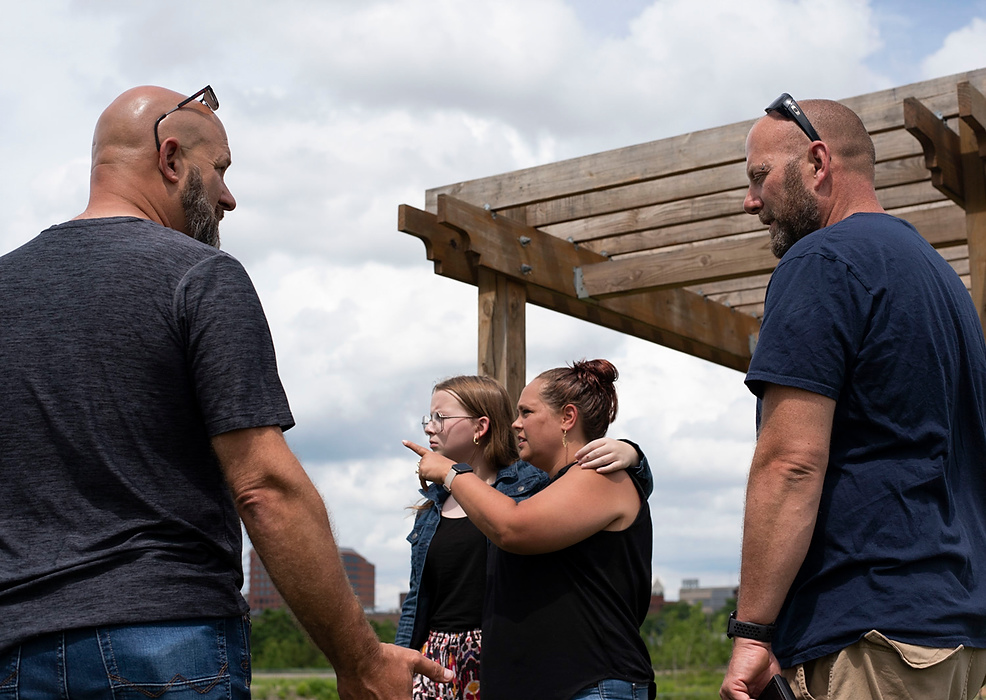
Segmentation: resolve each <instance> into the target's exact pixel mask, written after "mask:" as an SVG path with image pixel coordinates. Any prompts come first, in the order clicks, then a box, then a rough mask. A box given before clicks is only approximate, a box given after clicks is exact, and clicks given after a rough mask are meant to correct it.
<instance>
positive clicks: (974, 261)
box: [398, 68, 986, 398]
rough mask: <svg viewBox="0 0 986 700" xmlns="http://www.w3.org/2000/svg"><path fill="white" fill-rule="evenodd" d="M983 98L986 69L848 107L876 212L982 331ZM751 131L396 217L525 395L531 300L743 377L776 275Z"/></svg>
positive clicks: (529, 172)
mask: <svg viewBox="0 0 986 700" xmlns="http://www.w3.org/2000/svg"><path fill="white" fill-rule="evenodd" d="M984 93H986V68H984V69H980V70H976V71H972V72H969V73H960V74H957V75H951V76H947V77H944V78H938V79H936V80H930V81H927V82H921V83H914V84H911V85H906V86H903V87H899V88H895V89H891V90H884V91H881V92H875V93H870V94H867V95H861V96H858V97H853V98H850V99H846V100H842V102H843V104H845V105H847V106H848V107H850V108H851V109H853V110H854V111H855V112H856V113H857V114H858V115H859V116H860V117H861V118H862V120H863V123H864V124H865V125H866V128H867V130H868V131H869V132H870V134H871V135H872V137H873V141H874V143H875V145H876V154H877V165H876V186H877V191H878V194H879V197H880V202H881V204H882V205H883V207H884V208H885V209H887V211H888V212H890V213H891V214H894V215H895V216H899V217H901V218H903V219H906V220H908V221H910V222H911V223H912V224H914V226H915V227H916V228H917V229H918V230H919V231H920V232H921V234H922V235H923V236H924V237H925V238H926V239H927V240H928V241H930V242H931V244H932V245H933V246H935V248H937V249H938V250H939V252H941V254H942V255H943V256H944V257H945V259H947V260H948V261H949V262H950V263H951V265H952V266H953V267H954V268H955V269H956V271H957V272H958V273H959V275H960V276H961V277H962V279H963V280H964V281H965V283H966V286H967V287H968V288H969V289H970V292H971V294H972V297H973V300H974V301H975V303H976V307H977V308H978V310H979V316H980V321H983V319H984V314H986V288H984V282H986V279H984V278H986V184H984V175H983V173H984V159H986V97H984ZM796 97H799V96H796ZM800 97H802V98H803V99H807V98H808V97H810V95H805V96H800ZM754 121H755V119H751V120H749V121H745V122H739V123H736V124H730V125H727V126H723V127H719V128H715V129H708V130H705V131H697V132H694V133H690V134H684V135H681V136H675V137H673V138H668V139H662V140H659V141H652V142H650V143H644V144H640V145H637V146H628V147H626V148H620V149H617V150H613V151H606V152H603V153H598V154H595V155H589V156H584V157H581V158H575V159H571V160H565V161H561V162H558V163H551V164H548V165H543V166H538V167H534V168H526V169H524V170H517V171H514V172H510V173H505V174H503V175H497V176H493V177H486V178H481V179H478V180H470V181H467V182H460V183H457V184H454V185H446V186H444V187H437V188H434V189H430V190H428V191H427V192H426V196H425V199H426V204H425V210H424V211H422V210H419V209H415V208H413V207H410V206H408V205H406V204H405V205H401V206H400V208H399V222H398V228H399V229H400V230H401V231H403V232H405V233H409V234H411V235H413V236H417V237H418V238H420V239H421V240H422V241H424V243H425V248H426V249H427V255H428V259H429V260H432V261H434V264H435V272H436V273H437V274H439V275H443V276H445V277H451V278H452V279H457V280H459V281H461V282H466V283H468V284H472V285H475V286H476V287H478V289H479V369H478V371H479V373H480V374H484V375H488V376H492V377H495V378H496V379H498V380H499V381H500V382H502V383H503V384H504V386H506V387H507V390H508V392H509V393H510V395H511V396H512V397H514V398H516V397H517V396H519V394H520V391H521V389H522V388H523V386H524V383H525V378H526V377H525V370H526V347H525V306H526V304H527V303H532V304H537V305H539V306H543V307H545V308H549V309H552V310H554V311H558V312H560V313H563V314H568V315H570V316H574V317H576V318H580V319H583V320H585V321H589V322H591V323H595V324H599V325H600V326H605V327H607V328H611V329H614V330H617V331H620V332H623V333H626V334H629V335H632V336H636V337H638V338H643V339H644V340H649V341H652V342H655V343H658V344H660V345H664V346H666V347H669V348H673V349H675V350H679V351H681V352H685V353H688V354H690V355H694V356H695V357H699V358H702V359H705V360H709V361H711V362H715V363H717V364H720V365H724V366H726V367H731V368H733V369H737V370H740V371H745V370H746V368H747V367H748V365H749V362H750V357H751V355H752V352H753V348H754V346H755V345H756V340H757V336H758V333H759V328H760V317H761V315H762V313H763V302H764V294H765V291H766V286H767V282H768V280H769V278H770V273H771V271H772V270H773V269H774V267H775V265H776V264H777V260H776V259H775V258H774V257H773V255H771V253H770V249H769V243H768V235H767V231H766V229H765V228H764V227H763V226H762V225H761V224H760V221H759V220H758V219H757V217H755V216H750V215H748V214H746V213H744V212H743V199H744V196H745V194H746V188H747V179H746V172H745V141H746V135H747V133H748V132H749V130H750V127H751V126H752V125H753V123H754Z"/></svg>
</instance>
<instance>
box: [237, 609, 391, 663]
mask: <svg viewBox="0 0 986 700" xmlns="http://www.w3.org/2000/svg"><path fill="white" fill-rule="evenodd" d="M252 626H253V632H252V634H251V645H250V646H251V650H252V655H253V667H254V668H256V669H264V670H271V669H285V668H329V667H330V666H331V664H329V660H328V659H326V658H325V655H324V654H323V653H322V652H321V651H319V649H318V647H316V646H315V643H314V642H312V640H311V638H310V637H309V636H308V635H307V634H306V633H305V631H304V630H302V628H301V625H300V624H298V621H297V620H296V619H295V617H294V615H292V614H291V613H290V612H288V611H287V610H277V609H268V610H264V611H262V612H261V613H260V614H259V615H256V616H254V618H253V625H252ZM370 626H371V627H373V630H374V631H375V632H376V633H377V637H378V638H379V639H380V641H383V642H391V643H393V641H394V636H395V635H396V634H397V625H395V624H394V623H393V622H390V621H384V622H376V621H375V620H370Z"/></svg>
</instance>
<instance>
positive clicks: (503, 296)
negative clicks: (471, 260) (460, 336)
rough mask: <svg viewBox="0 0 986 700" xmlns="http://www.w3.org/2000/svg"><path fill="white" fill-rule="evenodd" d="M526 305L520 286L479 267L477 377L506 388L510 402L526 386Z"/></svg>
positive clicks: (518, 395)
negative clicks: (492, 379) (486, 377)
mask: <svg viewBox="0 0 986 700" xmlns="http://www.w3.org/2000/svg"><path fill="white" fill-rule="evenodd" d="M526 305H527V292H526V290H525V289H524V285H523V284H520V283H519V282H515V281H513V280H511V279H509V278H508V277H506V276H505V275H501V274H499V273H497V272H494V271H493V270H489V269H487V268H485V267H480V268H479V374H481V375H485V376H488V377H493V378H494V379H496V380H497V381H498V382H500V383H501V384H502V385H503V386H504V387H506V389H507V393H508V394H509V395H510V400H511V402H512V403H517V399H518V398H520V392H521V391H522V390H523V388H524V385H525V384H526V371H527V342H526V323H525V319H526Z"/></svg>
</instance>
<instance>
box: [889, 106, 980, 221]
mask: <svg viewBox="0 0 986 700" xmlns="http://www.w3.org/2000/svg"><path fill="white" fill-rule="evenodd" d="M904 128H905V129H907V131H908V133H910V134H911V135H912V136H914V138H916V139H917V140H918V142H919V143H920V144H921V147H922V148H923V149H924V160H925V165H926V166H927V168H928V170H929V171H930V172H931V182H932V184H933V185H934V186H935V187H936V188H938V190H940V191H941V192H942V194H944V195H945V196H946V197H948V198H949V199H951V200H952V201H953V202H955V203H956V204H958V205H959V206H960V207H965V186H964V183H963V182H962V149H961V146H960V144H959V135H958V134H956V133H955V132H954V131H952V130H951V129H950V128H949V127H948V126H947V125H946V124H945V122H944V120H943V119H941V118H940V117H939V116H938V115H936V114H935V113H934V112H932V111H931V110H930V109H928V108H927V107H925V106H924V105H923V104H921V101H920V100H918V99H917V98H914V97H907V98H905V99H904Z"/></svg>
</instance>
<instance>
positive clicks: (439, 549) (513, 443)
mask: <svg viewBox="0 0 986 700" xmlns="http://www.w3.org/2000/svg"><path fill="white" fill-rule="evenodd" d="M513 415H514V409H513V406H512V405H511V401H510V398H509V396H508V395H507V392H506V390H505V389H504V388H503V387H502V386H501V385H500V384H499V383H498V382H496V381H495V380H493V379H491V378H489V377H481V376H456V377H451V378H449V379H446V380H444V381H441V382H439V383H438V384H436V385H435V388H434V391H433V393H432V398H431V408H430V413H429V415H427V416H425V417H424V418H423V419H422V421H421V422H422V426H423V427H424V431H425V434H426V435H427V436H428V442H429V446H430V448H431V450H433V452H428V450H426V449H425V448H423V447H418V446H416V445H415V448H417V450H418V451H420V452H422V453H427V454H434V455H442V456H444V457H445V458H447V460H448V461H449V463H462V464H469V465H470V467H471V468H472V471H473V474H474V476H475V477H476V479H477V481H481V482H482V483H483V484H484V485H488V486H486V487H487V488H489V489H490V490H491V491H493V492H495V493H499V494H504V496H503V497H504V498H506V499H507V500H509V501H511V502H513V501H521V500H524V499H525V498H527V497H529V496H531V495H533V494H535V493H537V492H538V491H539V490H541V489H542V488H544V487H545V486H546V485H547V483H548V481H549V479H548V476H547V474H545V472H543V471H541V470H539V469H536V468H535V467H533V466H531V465H530V464H529V463H527V462H525V461H518V451H517V438H516V436H515V435H514V431H513V429H512V428H511V422H512V420H513ZM405 444H406V445H409V446H410V444H411V443H408V442H405ZM573 455H575V452H574V451H573ZM576 458H578V459H581V462H580V464H581V465H582V466H583V467H585V468H588V469H596V468H601V469H604V470H621V469H626V468H627V467H637V469H638V470H639V471H643V472H644V474H645V475H644V476H643V477H642V478H645V479H646V480H647V483H648V488H649V482H650V472H649V468H648V467H647V465H646V462H643V463H641V458H640V456H639V455H638V451H637V449H636V447H635V446H634V445H633V444H632V443H627V442H621V441H618V440H612V439H610V438H603V439H601V440H596V441H593V442H591V443H590V444H588V445H586V449H584V450H582V451H581V452H580V453H578V454H577V456H576ZM421 493H422V495H424V497H425V501H424V502H423V503H422V504H421V505H419V506H416V507H415V510H416V511H417V513H416V517H415V522H414V529H413V530H412V531H411V534H410V535H409V536H408V541H409V542H410V543H411V581H410V583H411V585H410V592H409V593H408V595H407V598H406V599H405V601H404V604H403V606H402V610H401V619H400V622H399V623H398V628H397V637H396V640H395V642H396V643H397V644H399V645H401V646H408V647H411V648H412V649H420V650H421V651H422V653H424V654H425V655H426V656H427V657H429V658H431V659H434V660H436V661H438V662H439V663H441V664H442V665H443V666H446V667H447V668H451V669H452V670H453V671H455V680H453V681H452V682H451V683H447V684H441V683H434V682H432V681H430V680H429V679H427V678H425V677H424V676H415V680H414V698H415V700H424V699H425V698H441V699H446V698H448V699H449V700H479V698H480V664H479V660H480V647H481V642H482V633H481V630H480V627H481V624H482V618H483V601H484V591H485V589H486V575H487V571H486V564H487V548H488V547H487V545H488V543H487V540H486V537H485V535H484V534H483V533H482V532H480V530H478V529H477V528H476V526H475V525H474V524H473V523H472V522H471V521H470V520H469V519H468V518H467V517H466V513H465V511H463V509H462V506H461V505H460V504H459V503H458V502H457V501H456V498H455V496H453V495H452V494H451V493H450V492H449V491H448V490H447V489H445V488H444V487H443V485H442V483H441V482H439V483H435V484H431V485H430V487H427V488H426V483H425V481H424V480H423V479H422V491H421Z"/></svg>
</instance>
